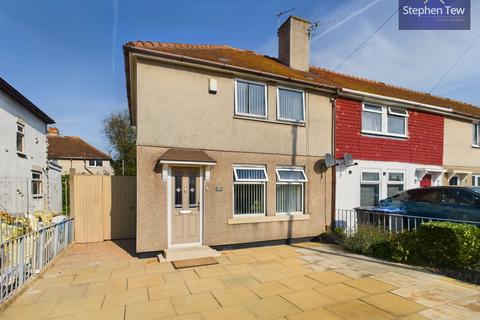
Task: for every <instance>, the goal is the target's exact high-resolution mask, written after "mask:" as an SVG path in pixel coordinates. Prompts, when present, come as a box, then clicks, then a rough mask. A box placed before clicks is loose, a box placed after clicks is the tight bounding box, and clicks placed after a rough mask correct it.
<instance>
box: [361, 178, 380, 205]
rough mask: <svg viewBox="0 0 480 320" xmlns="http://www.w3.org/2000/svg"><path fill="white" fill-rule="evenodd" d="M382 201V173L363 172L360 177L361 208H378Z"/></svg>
mask: <svg viewBox="0 0 480 320" xmlns="http://www.w3.org/2000/svg"><path fill="white" fill-rule="evenodd" d="M379 201H380V171H374V170H372V171H370V170H369V171H362V172H361V176H360V206H362V207H364V206H376V205H378V202H379Z"/></svg>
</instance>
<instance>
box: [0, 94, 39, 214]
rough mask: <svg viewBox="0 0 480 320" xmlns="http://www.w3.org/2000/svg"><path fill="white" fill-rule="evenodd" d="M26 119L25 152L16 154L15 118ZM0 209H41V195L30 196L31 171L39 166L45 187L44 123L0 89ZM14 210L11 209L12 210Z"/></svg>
mask: <svg viewBox="0 0 480 320" xmlns="http://www.w3.org/2000/svg"><path fill="white" fill-rule="evenodd" d="M18 119H21V120H22V121H23V122H24V123H25V140H24V141H25V148H24V153H25V155H24V156H20V155H19V154H17V147H16V132H17V121H18ZM0 132H1V134H0V211H2V210H4V211H7V212H11V213H24V214H27V213H33V212H35V211H37V210H43V209H44V198H45V196H43V197H40V198H36V199H34V198H33V197H32V196H31V183H30V179H31V172H32V170H39V171H40V170H41V171H42V179H43V189H44V190H43V191H44V192H45V188H46V181H47V177H46V170H45V169H46V166H47V145H46V132H47V128H46V124H45V123H44V122H43V121H42V120H40V119H38V118H37V117H36V116H35V115H34V114H33V113H31V112H30V111H28V110H27V109H25V107H23V106H21V105H20V104H18V103H17V102H16V101H14V100H12V99H11V98H10V97H8V96H7V95H6V94H5V93H3V92H0ZM12 211H13V212H12Z"/></svg>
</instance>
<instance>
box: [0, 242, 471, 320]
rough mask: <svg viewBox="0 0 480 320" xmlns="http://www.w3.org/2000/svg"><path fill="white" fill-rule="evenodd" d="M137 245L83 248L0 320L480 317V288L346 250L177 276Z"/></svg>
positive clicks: (272, 254)
mask: <svg viewBox="0 0 480 320" xmlns="http://www.w3.org/2000/svg"><path fill="white" fill-rule="evenodd" d="M133 245H134V244H133V242H129V241H120V242H103V243H95V244H75V245H73V246H72V247H70V248H69V249H67V250H66V251H65V252H64V253H63V254H62V255H61V256H60V257H58V259H57V260H55V262H54V264H53V265H52V266H51V268H50V269H48V271H47V272H46V273H45V274H44V275H43V276H42V277H41V278H40V279H38V280H36V281H35V282H34V283H33V284H32V285H31V286H30V287H29V288H28V289H27V290H25V292H23V294H21V295H20V296H19V297H18V298H17V299H15V301H13V303H11V304H10V305H8V307H7V308H5V309H4V311H3V312H2V313H0V319H1V320H3V319H28V320H30V319H32V320H33V319H58V320H63V319H68V320H77V319H89V320H91V319H101V320H107V319H115V320H116V319H127V320H131V319H147V320H148V319H182V320H196V319H203V320H210V319H228V320H234V319H242V320H246V319H247V320H248V319H284V320H287V319H288V320H300V319H303V320H308V319H314V320H317V319H327V320H328V319H336V320H340V319H348V320H352V319H368V320H372V319H410V320H415V319H435V320H441V319H480V288H479V287H477V286H474V285H469V284H466V283H462V282H459V281H455V280H453V279H449V278H446V277H442V276H438V275H433V274H430V273H425V272H421V271H418V270H414V269H412V268H409V267H407V266H402V265H396V264H389V263H384V262H382V261H376V260H375V259H371V258H366V257H363V256H360V255H354V254H350V253H347V252H344V251H342V250H341V249H340V248H338V247H337V246H331V245H325V244H319V243H312V242H307V243H300V244H295V245H280V246H270V247H260V248H249V249H239V250H229V251H223V252H222V256H221V257H218V258H217V260H218V262H219V264H218V265H213V266H206V267H198V268H190V269H184V270H175V269H174V268H173V267H172V265H171V264H170V263H168V262H163V263H159V262H158V261H157V260H156V259H155V258H150V259H138V258H136V257H135V256H134V255H132V254H130V253H129V252H132V250H133Z"/></svg>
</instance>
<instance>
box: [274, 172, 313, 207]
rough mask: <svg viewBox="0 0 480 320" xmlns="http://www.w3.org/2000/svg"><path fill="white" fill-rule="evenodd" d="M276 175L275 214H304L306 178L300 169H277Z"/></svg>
mask: <svg viewBox="0 0 480 320" xmlns="http://www.w3.org/2000/svg"><path fill="white" fill-rule="evenodd" d="M276 173H277V192H276V200H277V203H276V205H277V213H282V214H293V213H304V209H303V204H304V188H305V186H304V185H305V182H306V181H307V176H306V175H305V171H304V170H303V169H300V168H278V169H277V170H276Z"/></svg>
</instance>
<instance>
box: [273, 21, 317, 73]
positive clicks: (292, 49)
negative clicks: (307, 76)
mask: <svg viewBox="0 0 480 320" xmlns="http://www.w3.org/2000/svg"><path fill="white" fill-rule="evenodd" d="M309 27H310V22H309V21H307V20H304V19H301V18H298V17H295V16H290V17H289V18H288V19H287V20H286V21H285V22H284V23H283V24H282V25H281V26H280V28H278V59H279V60H280V61H281V62H283V63H284V64H286V65H287V66H289V67H290V68H293V69H297V70H301V71H306V72H308V71H309V69H310V41H309V30H308V29H309Z"/></svg>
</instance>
